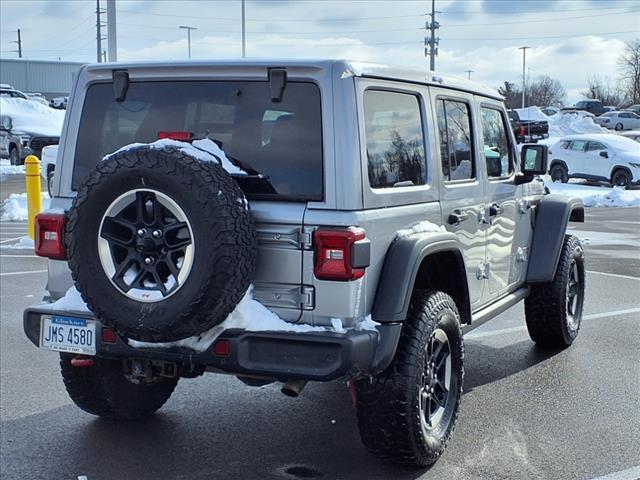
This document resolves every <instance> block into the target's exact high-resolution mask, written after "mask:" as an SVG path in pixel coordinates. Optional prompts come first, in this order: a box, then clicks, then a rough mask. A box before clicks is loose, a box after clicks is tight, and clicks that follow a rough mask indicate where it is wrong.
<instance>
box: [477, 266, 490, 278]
mask: <svg viewBox="0 0 640 480" xmlns="http://www.w3.org/2000/svg"><path fill="white" fill-rule="evenodd" d="M490 269H491V266H490V265H489V263H481V264H480V265H478V270H476V278H477V279H478V280H483V279H485V280H486V279H488V278H489V271H490Z"/></svg>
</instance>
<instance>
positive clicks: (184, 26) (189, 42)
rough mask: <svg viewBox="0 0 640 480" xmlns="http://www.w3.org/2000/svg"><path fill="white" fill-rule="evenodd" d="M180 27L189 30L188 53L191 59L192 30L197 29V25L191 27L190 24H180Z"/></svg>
mask: <svg viewBox="0 0 640 480" xmlns="http://www.w3.org/2000/svg"><path fill="white" fill-rule="evenodd" d="M178 28H182V29H183V30H186V31H187V55H188V58H189V59H191V30H197V28H196V27H190V26H188V25H180V26H179V27H178Z"/></svg>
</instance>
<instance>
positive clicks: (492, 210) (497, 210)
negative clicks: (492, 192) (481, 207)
mask: <svg viewBox="0 0 640 480" xmlns="http://www.w3.org/2000/svg"><path fill="white" fill-rule="evenodd" d="M503 212H504V208H502V206H501V205H498V204H497V203H494V204H493V205H491V206H490V207H489V216H490V217H497V216H498V215H502V213H503Z"/></svg>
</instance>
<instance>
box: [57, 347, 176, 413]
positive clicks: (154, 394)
mask: <svg viewBox="0 0 640 480" xmlns="http://www.w3.org/2000/svg"><path fill="white" fill-rule="evenodd" d="M74 356H75V355H72V354H68V353H61V354H60V370H61V372H62V379H63V381H64V386H65V388H66V389H67V393H68V394H69V396H70V397H71V400H73V402H74V403H75V404H76V405H77V406H78V407H80V408H81V409H82V410H84V411H85V412H87V413H90V414H92V415H97V416H99V417H106V418H112V419H116V420H141V419H144V418H147V417H149V416H151V415H153V414H154V413H155V412H156V411H157V410H158V409H159V408H160V407H162V406H163V405H164V404H165V403H166V402H167V400H169V397H170V396H171V394H172V393H173V390H174V389H175V387H176V384H177V383H178V378H177V377H176V378H164V377H163V378H161V379H160V380H157V381H156V382H155V383H151V384H148V383H144V382H142V381H139V382H138V383H134V382H132V381H130V380H129V379H127V377H126V376H125V374H124V370H123V364H122V361H120V360H107V359H104V358H97V357H96V358H93V362H94V364H93V365H91V366H88V367H74V366H73V365H71V359H72V358H73V357H74Z"/></svg>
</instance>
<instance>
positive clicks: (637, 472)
mask: <svg viewBox="0 0 640 480" xmlns="http://www.w3.org/2000/svg"><path fill="white" fill-rule="evenodd" d="M638 479H640V466H638V467H631V468H629V469H627V470H622V471H620V472H614V473H610V474H608V475H604V476H602V477H596V478H592V479H591V480H638Z"/></svg>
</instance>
